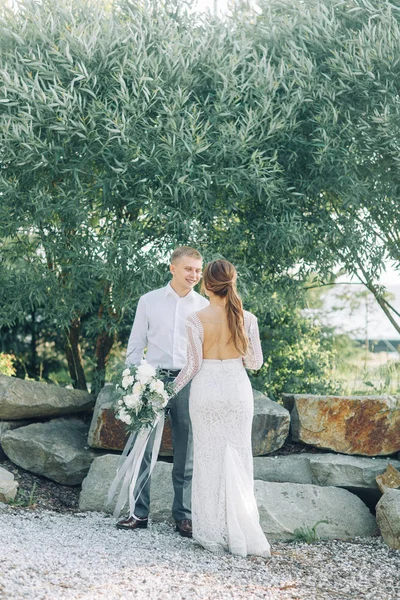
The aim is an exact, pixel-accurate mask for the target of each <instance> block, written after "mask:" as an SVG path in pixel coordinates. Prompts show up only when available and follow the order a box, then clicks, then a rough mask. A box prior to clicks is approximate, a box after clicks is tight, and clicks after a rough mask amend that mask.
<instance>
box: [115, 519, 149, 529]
mask: <svg viewBox="0 0 400 600" xmlns="http://www.w3.org/2000/svg"><path fill="white" fill-rule="evenodd" d="M147 523H148V519H136V518H135V517H129V519H122V521H118V523H117V524H116V528H117V529H129V530H133V529H147Z"/></svg>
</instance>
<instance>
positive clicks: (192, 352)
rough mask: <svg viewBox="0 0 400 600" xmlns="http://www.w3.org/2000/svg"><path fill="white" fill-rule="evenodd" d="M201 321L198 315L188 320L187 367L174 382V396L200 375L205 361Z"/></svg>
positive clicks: (193, 315) (189, 317)
mask: <svg viewBox="0 0 400 600" xmlns="http://www.w3.org/2000/svg"><path fill="white" fill-rule="evenodd" d="M202 337H203V335H202V327H201V323H200V319H199V318H198V317H197V316H196V314H195V313H194V314H192V315H189V316H188V318H187V319H186V340H187V351H186V365H185V366H184V367H183V369H182V371H181V372H180V373H179V375H178V377H177V378H176V379H174V381H173V387H174V394H177V393H178V392H180V391H181V389H182V388H184V387H185V385H186V384H188V383H189V381H190V380H191V379H193V377H194V376H195V375H196V373H198V371H199V370H200V367H201V362H202V360H203V340H202Z"/></svg>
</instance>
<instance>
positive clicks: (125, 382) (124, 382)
mask: <svg viewBox="0 0 400 600" xmlns="http://www.w3.org/2000/svg"><path fill="white" fill-rule="evenodd" d="M133 382H134V378H133V376H132V375H128V376H127V377H124V378H123V379H122V387H123V388H124V390H126V389H127V388H128V387H129V386H130V385H132V384H133Z"/></svg>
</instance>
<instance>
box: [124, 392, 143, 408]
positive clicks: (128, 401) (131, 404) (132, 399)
mask: <svg viewBox="0 0 400 600" xmlns="http://www.w3.org/2000/svg"><path fill="white" fill-rule="evenodd" d="M124 400H125V405H126V406H127V407H128V408H133V409H135V410H136V411H137V409H138V408H139V407H140V405H141V404H142V402H141V400H140V397H139V396H138V395H137V394H128V395H126V396H125V398H124Z"/></svg>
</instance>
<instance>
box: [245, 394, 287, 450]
mask: <svg viewBox="0 0 400 600" xmlns="http://www.w3.org/2000/svg"><path fill="white" fill-rule="evenodd" d="M253 397H254V417H253V428H252V433H251V438H252V446H253V456H263V455H264V454H269V453H270V452H275V450H279V448H282V446H283V444H284V443H285V441H286V438H287V436H288V435H289V427H290V414H289V412H288V411H287V410H286V409H285V408H284V407H283V406H281V405H280V404H277V403H276V402H273V401H272V400H270V399H269V398H268V397H267V396H265V395H264V394H262V393H261V392H259V391H257V390H253Z"/></svg>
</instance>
